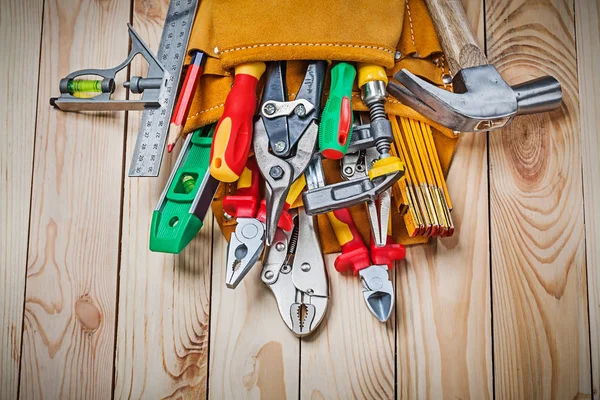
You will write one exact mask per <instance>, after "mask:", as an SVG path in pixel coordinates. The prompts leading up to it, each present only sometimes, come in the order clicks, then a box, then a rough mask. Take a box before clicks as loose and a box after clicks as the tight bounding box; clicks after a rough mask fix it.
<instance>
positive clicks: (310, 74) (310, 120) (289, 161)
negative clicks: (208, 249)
mask: <svg viewBox="0 0 600 400" xmlns="http://www.w3.org/2000/svg"><path fill="white" fill-rule="evenodd" d="M326 65H327V64H326V62H325V61H312V62H310V63H309V64H308V67H307V70H306V74H305V76H304V81H303V82H302V85H301V87H300V90H298V94H297V95H296V98H295V99H294V100H288V96H287V85H286V82H285V66H286V64H285V62H283V61H274V62H271V63H269V66H268V69H267V75H266V82H265V89H264V91H263V95H262V99H261V105H260V107H259V114H258V115H259V118H258V120H257V122H256V124H255V126H254V154H255V155H256V161H257V163H258V167H259V169H260V172H261V174H262V176H263V177H264V178H265V183H266V185H265V186H266V195H265V198H266V206H267V208H266V222H265V225H266V239H265V241H266V244H267V246H270V245H271V243H272V242H273V240H274V238H275V234H276V231H277V221H278V220H279V216H280V215H281V212H282V209H283V205H284V200H285V199H286V197H287V194H288V191H289V189H290V186H291V185H292V183H293V182H294V181H295V180H296V179H298V177H299V176H300V175H302V173H303V172H304V170H305V169H306V167H307V166H308V163H309V162H310V160H311V158H312V156H313V153H314V152H315V150H316V146H317V137H318V131H319V128H318V125H317V120H318V119H319V115H320V107H321V93H322V90H323V81H324V79H325V69H326Z"/></svg>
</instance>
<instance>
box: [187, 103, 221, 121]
mask: <svg viewBox="0 0 600 400" xmlns="http://www.w3.org/2000/svg"><path fill="white" fill-rule="evenodd" d="M224 105H225V103H221V104H219V105H216V106H213V107H211V108H207V109H206V110H202V111H198V112H197V113H196V114H194V115H192V116H191V117H187V118H186V119H185V120H186V121H189V120H191V119H194V118H197V117H198V116H199V115H200V114H203V113H205V112H208V111H212V110H214V109H216V108H220V107H223V106H224Z"/></svg>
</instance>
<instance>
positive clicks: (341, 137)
mask: <svg viewBox="0 0 600 400" xmlns="http://www.w3.org/2000/svg"><path fill="white" fill-rule="evenodd" d="M355 77H356V69H355V68H354V66H353V65H352V64H348V63H346V62H340V63H338V64H336V65H334V66H333V68H331V87H330V89H329V98H328V99H327V104H325V108H324V109H323V112H322V113H321V124H320V125H319V148H320V149H321V154H323V156H324V157H325V158H329V159H330V160H339V159H340V158H342V157H343V156H344V154H346V150H347V149H348V145H349V144H350V139H351V137H352V123H353V115H352V84H353V83H354V78H355Z"/></svg>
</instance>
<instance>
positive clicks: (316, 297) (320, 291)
mask: <svg viewBox="0 0 600 400" xmlns="http://www.w3.org/2000/svg"><path fill="white" fill-rule="evenodd" d="M290 213H294V214H297V217H296V218H295V227H294V230H293V231H292V232H285V231H284V230H282V229H277V231H276V234H275V241H274V245H273V246H271V247H270V248H269V249H268V253H267V255H266V256H265V260H264V263H263V270H262V274H261V277H262V281H263V282H264V283H265V284H266V285H267V286H268V287H269V288H270V289H271V291H272V292H273V294H274V296H275V299H276V300H277V306H278V307H279V314H280V315H281V318H282V319H283V321H284V322H285V324H286V325H287V326H288V328H289V329H290V330H291V331H292V332H294V334H295V335H296V336H299V337H302V336H306V335H308V334H310V333H311V332H313V331H314V330H315V329H316V328H317V326H318V325H319V324H320V323H321V321H322V320H323V317H324V316H325V312H326V311H327V304H328V298H329V284H328V281H327V273H326V272H325V262H324V261H323V256H322V254H321V246H320V245H319V238H318V236H317V232H316V230H315V226H314V220H313V218H314V217H312V216H309V215H307V214H306V212H305V211H304V207H299V208H298V209H297V210H292V211H291V212H290Z"/></svg>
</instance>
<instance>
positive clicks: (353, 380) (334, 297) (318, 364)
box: [300, 254, 396, 399]
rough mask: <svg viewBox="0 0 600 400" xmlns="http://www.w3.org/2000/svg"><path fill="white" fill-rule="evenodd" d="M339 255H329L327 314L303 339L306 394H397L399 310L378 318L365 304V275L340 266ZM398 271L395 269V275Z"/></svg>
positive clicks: (309, 396)
mask: <svg viewBox="0 0 600 400" xmlns="http://www.w3.org/2000/svg"><path fill="white" fill-rule="evenodd" d="M335 257H336V255H334V254H330V255H327V256H326V257H325V260H326V265H327V270H328V273H329V293H330V299H329V305H328V307H329V309H328V310H327V316H326V319H325V321H323V323H322V325H321V326H319V328H318V329H317V331H315V332H314V333H313V334H312V335H311V336H307V337H306V338H303V339H302V352H301V368H300V377H301V387H300V398H302V399H365V398H367V399H369V398H370V399H375V398H381V399H386V398H388V399H389V398H393V397H394V390H395V387H394V386H395V385H394V382H395V379H394V375H395V369H394V353H395V351H394V350H395V346H394V338H395V330H396V327H395V321H396V319H395V318H394V314H395V312H392V316H391V317H390V319H389V320H388V321H387V322H386V323H385V324H382V323H381V322H379V321H378V320H377V319H375V318H374V317H373V315H372V314H371V313H370V312H369V310H368V309H367V307H366V306H365V300H364V298H363V293H362V284H361V282H360V279H359V277H358V276H353V275H352V274H348V275H347V274H343V275H342V274H340V273H339V272H337V271H336V270H335V268H334V266H333V262H334V260H335ZM394 276H395V270H393V271H392V272H391V273H390V279H392V281H393V280H394ZM349 366H350V367H349Z"/></svg>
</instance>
